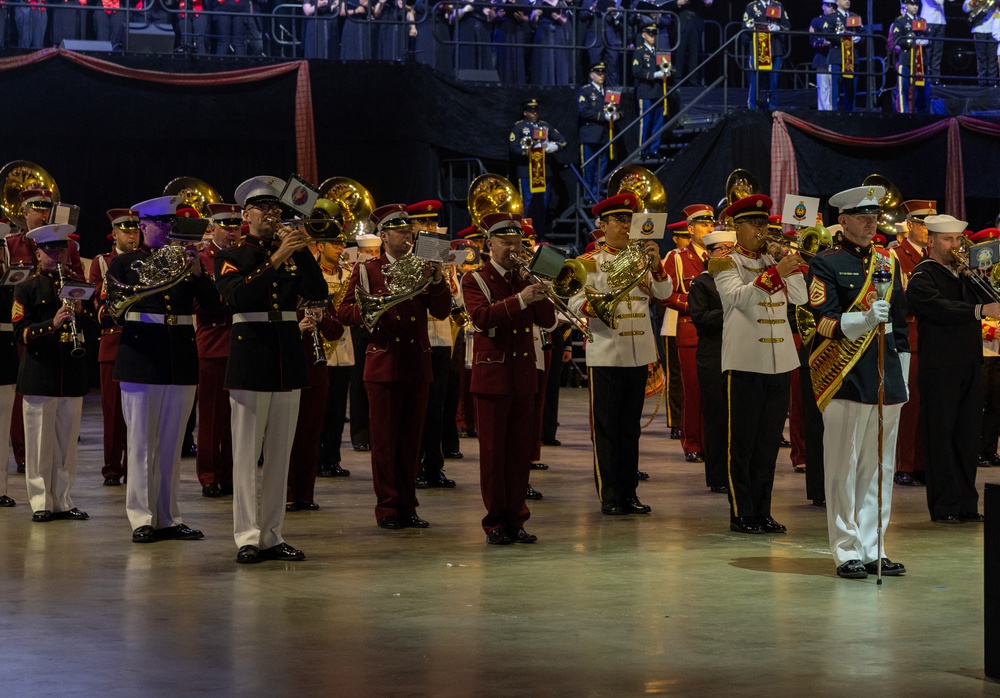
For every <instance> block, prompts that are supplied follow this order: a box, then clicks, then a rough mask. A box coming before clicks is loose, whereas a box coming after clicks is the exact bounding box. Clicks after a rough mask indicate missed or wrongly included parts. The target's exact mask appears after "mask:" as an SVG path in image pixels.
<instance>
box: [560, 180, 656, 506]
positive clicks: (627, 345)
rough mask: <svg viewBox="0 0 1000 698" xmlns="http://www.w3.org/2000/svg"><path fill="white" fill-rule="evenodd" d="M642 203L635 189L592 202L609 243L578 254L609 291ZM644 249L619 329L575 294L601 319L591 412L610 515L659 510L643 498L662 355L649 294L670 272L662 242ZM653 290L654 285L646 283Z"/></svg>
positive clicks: (593, 356) (575, 305) (576, 305)
mask: <svg viewBox="0 0 1000 698" xmlns="http://www.w3.org/2000/svg"><path fill="white" fill-rule="evenodd" d="M638 205H639V202H638V200H637V198H636V197H635V195H633V194H618V195H616V196H612V197H611V198H608V199H605V200H604V201H602V202H600V203H599V204H597V205H596V206H594V208H593V209H592V212H593V214H594V215H595V216H598V217H599V219H600V225H601V230H603V231H604V243H603V244H601V245H600V246H599V247H598V248H596V249H595V250H594V251H593V252H590V253H586V254H584V255H582V256H581V257H579V259H580V260H581V261H582V262H583V263H584V265H585V266H586V268H587V285H589V286H593V287H594V288H596V289H597V290H598V291H600V292H602V293H607V292H610V291H612V288H611V286H610V284H609V273H608V271H606V270H605V269H604V266H605V265H608V266H609V267H610V266H611V265H612V264H614V262H615V260H616V258H618V256H619V254H621V253H622V252H623V251H624V250H625V249H626V248H627V247H628V246H629V245H630V244H633V245H636V246H637V247H636V248H632V249H630V250H629V254H631V253H632V252H637V251H640V250H639V249H638V244H639V243H632V242H630V240H629V237H628V233H629V228H630V226H631V224H632V213H633V212H634V211H635V209H636V208H637V207H638ZM641 252H642V253H643V254H645V255H648V257H649V261H650V263H651V264H652V266H651V271H650V272H649V273H648V274H647V275H646V277H645V278H644V279H642V280H641V281H640V283H639V284H638V285H637V286H635V288H633V289H632V290H631V291H629V293H628V296H627V297H626V298H623V299H622V301H621V303H619V304H618V306H617V308H615V309H614V310H613V312H614V314H615V315H616V316H617V319H618V327H617V328H616V329H612V328H611V327H609V326H608V325H607V324H606V323H605V322H604V321H602V320H600V319H597V315H596V314H595V311H594V309H593V308H592V307H591V305H590V303H589V302H588V301H587V300H586V298H585V296H584V294H582V293H581V294H577V295H576V296H574V297H573V298H572V299H571V300H570V304H569V306H570V309H571V310H573V311H574V312H579V313H581V314H582V315H585V316H588V317H591V318H594V320H592V321H591V322H590V330H591V332H593V334H594V340H593V341H592V342H590V341H588V342H587V370H588V371H589V373H590V412H591V420H592V421H591V424H592V425H593V426H592V429H593V439H594V479H595V481H596V485H597V494H598V496H599V497H600V500H601V512H602V513H604V514H606V515H608V516H621V515H622V514H648V513H649V512H650V511H652V509H651V508H650V507H649V506H647V505H645V504H643V503H642V502H640V501H639V498H638V497H637V496H636V487H637V486H638V484H639V478H638V472H639V436H640V435H641V430H640V424H639V422H640V419H641V417H642V406H643V403H644V401H645V396H646V375H647V372H648V370H647V366H648V365H649V364H650V363H652V362H654V361H656V343H655V342H656V340H655V339H654V336H653V327H652V323H651V322H650V318H649V315H648V312H649V309H648V306H649V298H650V295H652V296H653V297H655V298H661V299H662V298H666V297H667V296H668V295H670V291H671V284H670V277H669V276H667V274H666V273H665V272H664V271H663V269H662V268H661V266H660V254H659V250H658V249H657V247H656V243H654V242H652V241H651V240H649V241H646V243H645V245H644V247H643V249H642V250H641ZM647 288H648V289H649V290H648V292H647V290H646V289H647Z"/></svg>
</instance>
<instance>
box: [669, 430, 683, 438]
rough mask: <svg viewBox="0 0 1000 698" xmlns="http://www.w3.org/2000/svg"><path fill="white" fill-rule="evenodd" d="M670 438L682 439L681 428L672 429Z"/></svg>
mask: <svg viewBox="0 0 1000 698" xmlns="http://www.w3.org/2000/svg"><path fill="white" fill-rule="evenodd" d="M670 438H671V439H679V438H681V430H680V428H679V427H670Z"/></svg>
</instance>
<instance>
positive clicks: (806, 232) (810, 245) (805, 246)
mask: <svg viewBox="0 0 1000 698" xmlns="http://www.w3.org/2000/svg"><path fill="white" fill-rule="evenodd" d="M757 239H758V240H760V241H761V242H763V243H764V245H768V244H770V243H772V242H773V243H775V244H777V245H781V246H782V247H788V248H790V249H791V250H792V251H793V252H795V253H797V254H798V255H799V256H800V257H802V259H803V260H804V261H805V262H806V263H807V264H808V263H809V261H810V260H811V259H812V258H813V257H815V256H816V255H817V254H819V253H820V252H822V251H823V250H826V249H829V248H830V247H833V236H831V235H830V231H829V230H827V229H826V228H825V227H824V226H821V225H814V226H810V227H808V228H804V229H803V230H801V231H799V234H798V235H796V236H795V238H794V239H790V238H789V237H788V236H787V235H784V234H782V233H772V232H766V233H757Z"/></svg>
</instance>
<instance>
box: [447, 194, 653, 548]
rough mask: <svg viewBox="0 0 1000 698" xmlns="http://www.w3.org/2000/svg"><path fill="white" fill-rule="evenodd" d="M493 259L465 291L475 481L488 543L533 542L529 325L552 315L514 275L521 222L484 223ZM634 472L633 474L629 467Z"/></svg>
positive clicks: (541, 297) (509, 217) (549, 321)
mask: <svg viewBox="0 0 1000 698" xmlns="http://www.w3.org/2000/svg"><path fill="white" fill-rule="evenodd" d="M482 225H483V228H484V230H485V231H486V235H487V243H486V244H487V246H488V247H489V250H490V261H489V262H487V263H485V264H484V265H483V268H482V269H480V270H479V271H474V272H471V273H469V274H466V276H465V278H464V279H462V290H463V292H464V296H465V302H466V307H467V308H468V311H469V316H470V318H471V322H472V325H473V326H474V327H475V328H476V334H475V339H474V347H473V365H472V393H473V395H474V396H475V401H476V419H477V422H478V423H477V431H478V433H479V448H480V474H481V478H480V482H481V485H482V493H483V503H484V504H485V505H486V516H484V517H483V530H484V531H485V532H486V542H487V543H488V544H490V545H510V544H511V543H534V542H535V541H536V540H537V536H534V535H531V534H530V533H528V532H526V531H525V530H524V523H525V521H527V520H528V517H529V516H530V515H531V513H530V512H529V511H528V507H527V505H526V504H525V494H526V492H527V488H528V475H529V472H530V467H529V463H530V460H531V451H532V448H533V443H532V440H531V435H532V434H534V433H535V429H534V427H533V424H532V421H533V420H534V419H535V415H534V410H533V409H532V407H531V404H530V402H529V403H528V404H525V402H526V401H525V398H527V397H528V396H531V395H533V394H534V393H535V391H536V390H538V379H537V376H536V371H537V369H536V368H535V363H536V359H535V351H534V346H533V344H534V339H533V337H532V334H533V333H532V327H533V326H535V325H538V326H542V327H552V326H553V325H554V324H555V310H554V308H553V307H552V304H551V303H550V302H548V300H547V299H546V295H545V291H544V289H543V288H542V287H541V286H540V285H539V284H532V283H530V282H529V281H527V280H526V279H524V278H522V276H521V275H520V274H519V273H518V272H515V271H514V267H515V266H516V263H515V261H514V258H513V256H514V255H520V254H521V233H522V229H521V219H520V216H519V215H517V214H512V213H490V214H487V215H484V216H483V218H482ZM633 470H634V468H633Z"/></svg>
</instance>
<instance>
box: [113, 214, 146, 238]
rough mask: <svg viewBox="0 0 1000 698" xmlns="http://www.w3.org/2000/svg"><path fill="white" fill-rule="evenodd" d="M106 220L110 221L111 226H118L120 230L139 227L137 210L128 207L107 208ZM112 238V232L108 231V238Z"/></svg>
mask: <svg viewBox="0 0 1000 698" xmlns="http://www.w3.org/2000/svg"><path fill="white" fill-rule="evenodd" d="M108 220H110V221H111V227H112V228H119V229H121V230H138V229H139V212H138V211H133V210H132V209H130V208H112V209H108ZM114 239H115V236H114V233H109V234H108V240H114Z"/></svg>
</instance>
